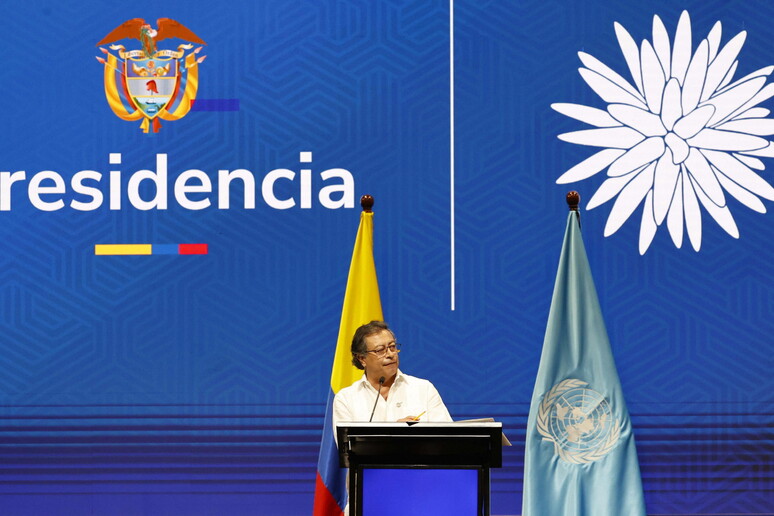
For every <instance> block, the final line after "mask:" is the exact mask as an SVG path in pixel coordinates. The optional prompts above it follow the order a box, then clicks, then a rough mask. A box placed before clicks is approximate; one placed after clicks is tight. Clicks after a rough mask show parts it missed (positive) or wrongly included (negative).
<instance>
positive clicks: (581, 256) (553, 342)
mask: <svg viewBox="0 0 774 516" xmlns="http://www.w3.org/2000/svg"><path fill="white" fill-rule="evenodd" d="M522 515H523V516H560V515H561V516H644V515H645V502H644V500H643V496H642V480H641V479H640V468H639V464H638V463H637V451H636V449H635V447H634V435H633V434H632V427H631V422H630V420H629V412H628V410H627V409H626V403H625V402H624V398H623V393H622V392H621V382H620V381H619V380H618V373H617V372H616V368H615V362H614V361H613V354H612V352H611V350H610V342H609V341H608V338H607V330H606V329H605V323H604V321H603V320H602V311H601V310H600V308H599V301H598V299H597V291H596V288H595V287H594V279H593V278H592V277H591V270H590V269H589V261H588V258H587V257H586V249H585V248H584V247H583V239H582V238H581V232H580V226H579V221H578V218H577V215H576V213H575V212H572V211H571V212H570V214H569V217H568V219H567V230H566V231H565V235H564V243H563V245H562V255H561V257H560V259H559V270H558V271H557V273H556V285H554V297H553V299H552V301H551V311H550V312H549V315H548V325H547V327H546V336H545V340H544V341H543V354H542V356H541V357H540V367H539V368H538V374H537V379H536V380H535V390H534V392H533V394H532V404H531V406H530V410H529V422H528V423H527V442H526V450H525V459H524V501H523V506H522Z"/></svg>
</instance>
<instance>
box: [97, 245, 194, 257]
mask: <svg viewBox="0 0 774 516" xmlns="http://www.w3.org/2000/svg"><path fill="white" fill-rule="evenodd" d="M208 252H209V249H208V246H207V244H96V245H95V246H94V254H95V255H98V256H143V255H145V256H147V255H159V254H167V255H169V254H208Z"/></svg>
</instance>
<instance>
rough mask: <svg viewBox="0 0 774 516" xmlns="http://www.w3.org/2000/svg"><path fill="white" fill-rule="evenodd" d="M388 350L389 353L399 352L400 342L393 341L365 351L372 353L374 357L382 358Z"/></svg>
mask: <svg viewBox="0 0 774 516" xmlns="http://www.w3.org/2000/svg"><path fill="white" fill-rule="evenodd" d="M388 350H389V352H390V353H400V343H399V342H393V343H392V344H390V345H389V346H379V347H378V348H376V349H369V350H366V353H373V354H374V356H375V357H376V358H382V357H383V356H384V355H386V354H387V351H388Z"/></svg>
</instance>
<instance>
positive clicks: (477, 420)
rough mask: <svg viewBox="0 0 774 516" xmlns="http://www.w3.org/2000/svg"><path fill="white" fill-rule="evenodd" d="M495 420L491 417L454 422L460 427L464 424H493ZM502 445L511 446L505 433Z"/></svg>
mask: <svg viewBox="0 0 774 516" xmlns="http://www.w3.org/2000/svg"><path fill="white" fill-rule="evenodd" d="M494 422H495V420H494V418H492V417H482V418H479V419H462V420H460V421H455V423H459V424H461V425H464V424H465V423H494ZM501 435H502V443H503V446H513V445H512V444H511V441H509V440H508V438H507V437H506V436H505V432H503V433H502V434H501Z"/></svg>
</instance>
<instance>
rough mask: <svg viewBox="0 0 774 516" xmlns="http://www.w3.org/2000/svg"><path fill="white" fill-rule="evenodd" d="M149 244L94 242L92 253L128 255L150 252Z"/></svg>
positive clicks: (150, 246)
mask: <svg viewBox="0 0 774 516" xmlns="http://www.w3.org/2000/svg"><path fill="white" fill-rule="evenodd" d="M152 251H153V249H152V245H151V244H96V245H95V246H94V254H98V255H130V254H142V255H146V254H152Z"/></svg>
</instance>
